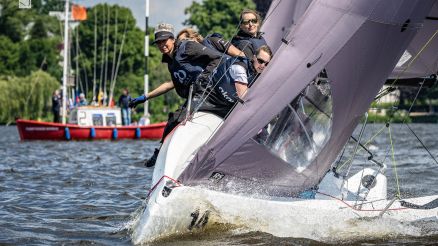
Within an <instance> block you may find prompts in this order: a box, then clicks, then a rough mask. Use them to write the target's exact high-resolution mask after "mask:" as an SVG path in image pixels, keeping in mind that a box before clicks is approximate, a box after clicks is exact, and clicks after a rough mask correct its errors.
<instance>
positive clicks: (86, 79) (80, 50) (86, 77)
mask: <svg viewBox="0 0 438 246" xmlns="http://www.w3.org/2000/svg"><path fill="white" fill-rule="evenodd" d="M78 48H79V50H78V54H79V55H81V54H83V52H82V49H81V46H80V45H79V46H78ZM79 64H80V63H79ZM80 70H81V69H79V70H78V71H79V72H78V73H79V75H80ZM82 70H83V71H84V79H85V91H84V90H82V92H84V93H85V92H88V73H87V68H86V67H85V66H84V67H83V69H82ZM79 80H80V81H81V86H82V85H83V84H82V80H81V77H79Z"/></svg>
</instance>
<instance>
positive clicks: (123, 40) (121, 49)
mask: <svg viewBox="0 0 438 246" xmlns="http://www.w3.org/2000/svg"><path fill="white" fill-rule="evenodd" d="M127 29H128V19H126V21H125V30H124V31H123V37H122V43H121V44H120V52H119V57H118V60H117V66H116V71H115V72H114V83H113V84H112V85H111V86H112V87H111V96H112V95H113V94H114V87H115V86H116V80H117V75H118V73H119V67H120V62H121V59H122V51H123V47H124V44H125V37H126V31H127Z"/></svg>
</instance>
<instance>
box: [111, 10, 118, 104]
mask: <svg viewBox="0 0 438 246" xmlns="http://www.w3.org/2000/svg"><path fill="white" fill-rule="evenodd" d="M118 13H119V11H118V9H116V18H115V28H114V29H115V30H114V33H115V34H114V51H113V64H112V68H111V85H112V84H113V83H114V72H115V71H114V69H115V63H116V56H117V34H118V30H117V27H118V20H117V16H118ZM111 97H112V95H111V94H110V98H111ZM110 101H111V100H110Z"/></svg>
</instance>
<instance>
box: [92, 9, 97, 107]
mask: <svg viewBox="0 0 438 246" xmlns="http://www.w3.org/2000/svg"><path fill="white" fill-rule="evenodd" d="M93 12H94V52H93V55H94V64H93V102H96V101H97V97H96V62H97V61H96V59H97V57H96V56H97V15H96V12H97V9H94V11H93Z"/></svg>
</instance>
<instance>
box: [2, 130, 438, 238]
mask: <svg viewBox="0 0 438 246" xmlns="http://www.w3.org/2000/svg"><path fill="white" fill-rule="evenodd" d="M381 127H382V125H373V126H369V127H367V129H369V130H378V129H379V128H381ZM411 127H412V128H413V130H414V131H415V133H416V134H417V135H418V136H419V137H420V138H421V139H422V141H423V142H424V143H425V145H426V146H428V148H429V150H430V152H431V153H432V154H433V155H434V156H435V158H437V157H438V124H416V125H412V126H411ZM391 130H392V131H391V134H392V138H393V139H392V140H393V143H394V149H395V159H396V161H397V170H398V173H399V181H400V184H401V193H402V197H413V196H425V195H435V194H438V164H437V163H435V162H434V161H433V159H432V158H430V156H429V155H428V153H427V152H426V151H425V150H424V149H423V148H422V147H421V144H420V143H418V142H417V141H416V138H415V137H414V136H413V134H412V133H410V132H409V131H408V130H407V128H406V127H405V126H403V125H393V126H392V128H391ZM371 136H372V133H367V134H366V136H365V137H364V139H367V138H369V137H371ZM388 141H389V140H388V138H387V134H381V135H379V136H378V137H377V138H376V139H375V141H374V142H373V144H372V145H371V147H370V149H371V150H374V151H375V152H376V153H377V154H376V156H377V157H380V158H382V155H384V154H386V153H388V148H387V146H388V145H389V142H388ZM157 145H158V143H157V142H154V141H100V142H98V141H96V142H51V141H28V142H21V141H19V136H18V133H17V130H16V128H15V126H0V244H14V245H15V244H26V245H30V244H31V245H48V244H49V245H50V244H56V245H60V244H67V245H68V244H74V245H76V244H85V245H87V244H97V245H131V237H130V232H129V230H128V229H127V227H128V226H127V225H128V224H129V222H130V221H131V219H132V216H133V214H134V212H135V211H136V209H138V208H139V207H140V206H141V203H142V199H144V198H145V197H146V195H147V191H148V189H149V188H150V186H151V184H150V182H151V176H152V171H153V170H152V169H150V168H145V167H144V166H143V164H142V161H143V160H144V159H146V158H147V157H149V155H150V154H151V153H152V152H153V149H154V148H155V147H156V146H157ZM381 146H384V147H381ZM382 153H383V154H382ZM379 155H380V156H379ZM364 159H365V157H362V156H361V155H359V157H358V159H357V160H356V161H355V164H359V165H361V163H362V162H363V160H364ZM387 162H388V161H387ZM388 163H390V162H388ZM388 165H389V164H388ZM353 169H354V168H353ZM389 171H391V170H389ZM394 184H395V181H394V179H393V178H392V177H388V195H389V196H391V195H393V194H395V192H396V189H395V185H394ZM420 227H421V226H420ZM419 230H420V231H421V235H420V236H418V235H417V236H412V235H410V234H409V233H407V234H403V233H400V232H397V231H396V232H395V233H394V234H389V235H388V234H387V235H384V236H377V235H376V236H373V235H371V236H370V235H367V236H366V237H361V236H359V237H358V238H357V239H349V241H342V240H341V241H340V242H338V243H340V244H342V243H345V244H359V245H370V244H371V245H373V244H386V245H395V244H405V245H406V244H408V245H418V244H423V245H424V244H429V245H433V244H435V243H436V242H438V222H436V221H435V222H433V223H428V224H427V225H423V227H421V228H419ZM321 243H324V242H317V241H314V240H311V239H303V238H279V237H274V236H272V235H270V234H266V233H262V232H252V231H247V230H236V229H235V228H233V229H227V228H216V229H215V228H210V229H208V230H207V231H206V232H204V233H198V234H189V235H175V236H172V237H170V238H167V239H165V240H162V241H159V242H155V243H153V244H156V245H254V244H256V245H303V244H304V245H309V244H312V245H313V244H321Z"/></svg>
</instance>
